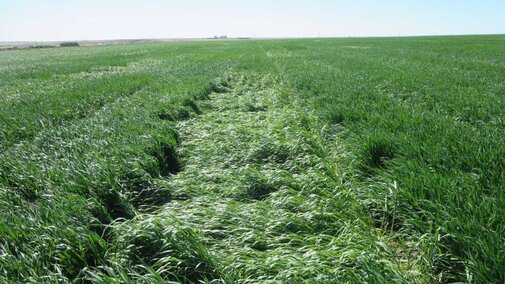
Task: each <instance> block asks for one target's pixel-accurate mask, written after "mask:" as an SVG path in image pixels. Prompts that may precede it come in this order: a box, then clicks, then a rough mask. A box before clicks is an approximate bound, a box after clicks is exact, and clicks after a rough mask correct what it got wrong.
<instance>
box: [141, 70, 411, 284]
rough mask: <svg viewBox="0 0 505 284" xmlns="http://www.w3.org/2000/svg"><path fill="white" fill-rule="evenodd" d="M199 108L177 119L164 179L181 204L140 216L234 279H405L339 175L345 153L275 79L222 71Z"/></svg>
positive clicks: (399, 262) (407, 270) (404, 263)
mask: <svg viewBox="0 0 505 284" xmlns="http://www.w3.org/2000/svg"><path fill="white" fill-rule="evenodd" d="M201 104H202V107H203V108H205V109H206V111H205V112H204V113H203V114H202V115H200V116H198V117H196V118H193V119H189V120H186V121H181V122H179V123H178V124H177V128H178V131H179V134H180V138H181V141H182V142H181V145H180V149H179V153H180V155H181V157H182V160H183V163H184V169H183V170H182V171H181V172H179V173H178V174H177V175H176V176H173V177H172V178H171V179H170V181H169V184H170V187H171V188H172V189H173V191H174V195H175V196H179V197H181V196H184V197H187V200H182V199H183V198H178V199H179V200H173V201H172V202H170V203H168V204H166V205H165V206H164V207H163V208H161V209H160V210H159V211H158V213H157V214H156V215H146V216H145V219H144V221H148V222H149V220H153V218H154V220H158V221H159V222H161V223H162V224H163V226H165V227H166V228H170V227H173V228H180V227H185V228H191V229H192V230H195V231H196V232H198V233H199V235H200V240H201V241H202V242H203V244H205V247H206V249H207V250H208V252H209V254H210V255H211V256H212V257H214V258H215V259H216V260H217V261H218V263H219V265H220V271H222V272H223V273H225V274H226V278H227V279H235V281H236V282H241V283H247V282H258V281H259V282H261V281H291V282H293V281H294V282H297V281H303V280H308V279H309V280H312V281H318V282H328V281H359V280H361V281H363V280H365V279H368V280H370V279H376V280H377V281H380V280H384V279H387V280H390V281H394V282H406V281H407V280H408V279H410V281H412V280H413V279H414V278H415V275H416V272H417V271H416V268H415V266H412V265H411V263H410V259H404V258H402V256H399V255H397V254H396V253H395V252H394V250H393V249H391V248H390V247H389V245H388V244H389V243H390V242H389V241H388V240H387V236H383V235H382V233H381V232H378V231H377V229H375V228H373V226H372V225H371V220H370V218H369V216H368V214H367V213H366V212H363V211H364V210H363V208H361V206H360V205H359V204H360V203H359V201H358V200H356V197H355V196H354V195H353V194H352V192H351V190H350V187H349V185H348V184H346V182H345V181H344V179H343V178H342V176H343V172H344V171H345V170H346V169H345V164H346V162H345V161H346V159H347V157H346V155H347V154H346V153H345V151H344V150H343V149H342V148H341V147H339V146H338V141H334V140H332V138H331V137H329V138H324V139H323V138H322V136H323V135H324V130H323V129H321V126H320V125H319V124H318V122H317V120H316V119H315V118H313V116H311V115H310V114H307V113H304V110H303V108H301V107H300V106H297V105H296V103H295V102H294V101H293V97H292V95H290V94H289V90H288V89H287V88H286V87H284V86H283V85H282V83H281V82H280V80H279V79H278V78H273V77H271V76H261V75H257V74H232V75H229V76H227V77H225V78H222V79H219V80H217V82H216V84H215V88H214V92H213V93H212V94H210V100H208V101H204V102H202V103H201ZM327 143H330V144H332V145H331V147H328V145H327ZM140 219H141V220H142V217H141V218H140ZM141 222H142V221H141ZM376 271H381V274H374V273H375V272H376ZM380 277H385V278H380ZM407 282H408V281H407Z"/></svg>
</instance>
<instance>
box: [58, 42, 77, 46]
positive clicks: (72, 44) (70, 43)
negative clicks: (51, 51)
mask: <svg viewBox="0 0 505 284" xmlns="http://www.w3.org/2000/svg"><path fill="white" fill-rule="evenodd" d="M70 46H79V43H78V42H76V41H68V42H62V43H60V47H70Z"/></svg>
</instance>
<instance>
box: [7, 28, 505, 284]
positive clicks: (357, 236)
mask: <svg viewBox="0 0 505 284" xmlns="http://www.w3.org/2000/svg"><path fill="white" fill-rule="evenodd" d="M503 42H504V37H503V36H472V37H419V38H383V39H371V38H370V39H366V38H365V39H305V40H272V41H235V42H233V41H227V42H181V43H170V44H149V45H147V44H146V45H121V46H102V47H76V48H72V49H58V48H56V49H37V50H12V51H5V52H2V53H1V54H0V78H1V82H2V83H1V84H0V282H2V283H3V282H5V283H12V282H39V283H40V282H48V283H49V282H51V283H66V282H76V283H80V282H91V283H164V282H168V283H179V282H188V283H191V282H197V281H200V282H207V283H237V282H239V283H252V282H291V283H293V282H294V283H299V282H302V281H309V282H316V283H335V282H336V283H342V282H343V283H349V282H350V283H363V282H366V283H388V282H394V283H401V282H409V283H412V282H420V283H433V282H441V283H446V282H477V283H481V282H491V283H500V282H504V281H505V274H504V272H503V269H501V268H502V267H505V242H503V240H504V232H505V217H504V216H505V194H504V193H503V181H504V180H505V146H504V145H505V136H504V135H503V132H504V121H505V117H504V113H503V109H505V105H504V104H505V101H504V100H503V95H504V91H505V87H504V85H503V83H502V81H503V77H504V75H505V71H504V69H503V64H504V62H505V57H504V54H505V49H504V46H505V45H503Z"/></svg>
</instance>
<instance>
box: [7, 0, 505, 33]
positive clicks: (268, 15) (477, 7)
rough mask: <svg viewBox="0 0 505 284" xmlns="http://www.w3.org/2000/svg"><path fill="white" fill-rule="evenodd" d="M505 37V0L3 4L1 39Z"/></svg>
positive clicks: (34, 0) (21, 0)
mask: <svg viewBox="0 0 505 284" xmlns="http://www.w3.org/2000/svg"><path fill="white" fill-rule="evenodd" d="M487 33H505V0H354V1H352V0H333V1H330V0H290V1H288V0H255V1H237V0H235V1H232V0H213V1H204V0H185V1H173V0H165V1H162V0H141V1H133V0H0V41H18V40H35V41H39V40H71V39H76V40H86V39H118V38H194V37H210V36H213V35H228V36H256V37H317V36H338V37H341V36H344V37H346V36H396V35H399V34H401V35H440V34H487Z"/></svg>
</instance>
